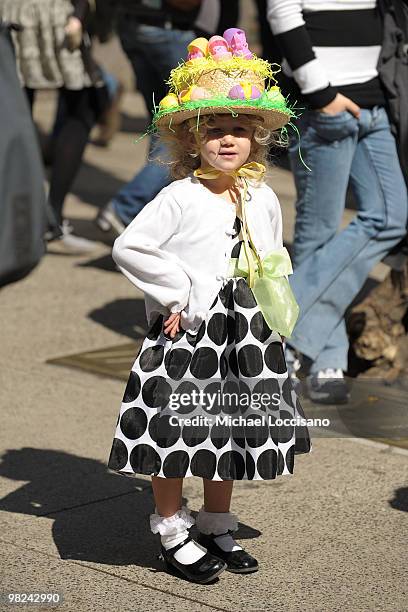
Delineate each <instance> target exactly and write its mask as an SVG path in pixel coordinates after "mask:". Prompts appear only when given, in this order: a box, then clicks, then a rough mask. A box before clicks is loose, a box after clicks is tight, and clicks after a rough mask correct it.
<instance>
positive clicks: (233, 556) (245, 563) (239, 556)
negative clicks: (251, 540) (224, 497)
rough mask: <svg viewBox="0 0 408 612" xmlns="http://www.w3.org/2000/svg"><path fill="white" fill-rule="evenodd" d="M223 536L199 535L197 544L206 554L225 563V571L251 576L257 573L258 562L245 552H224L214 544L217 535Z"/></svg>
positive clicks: (230, 532)
mask: <svg viewBox="0 0 408 612" xmlns="http://www.w3.org/2000/svg"><path fill="white" fill-rule="evenodd" d="M227 533H229V535H231V534H232V531H231V530H228V531H226V532H225V534H227ZM225 534H217V535H214V534H212V533H211V534H209V535H208V534H206V533H201V532H200V533H199V535H198V538H197V542H198V543H199V544H201V545H202V546H204V547H205V548H206V549H207V550H208V552H210V553H212V554H213V555H215V556H216V557H218V558H219V559H221V560H222V561H225V563H226V564H227V571H228V572H234V573H235V574H251V573H252V572H257V571H258V569H259V567H258V561H257V560H256V559H255V558H254V557H252V556H251V555H250V554H249V553H247V552H246V550H244V549H242V548H241V550H235V551H231V552H226V551H225V550H223V549H222V548H221V547H220V546H218V544H217V543H216V542H215V540H214V538H217V537H219V535H225Z"/></svg>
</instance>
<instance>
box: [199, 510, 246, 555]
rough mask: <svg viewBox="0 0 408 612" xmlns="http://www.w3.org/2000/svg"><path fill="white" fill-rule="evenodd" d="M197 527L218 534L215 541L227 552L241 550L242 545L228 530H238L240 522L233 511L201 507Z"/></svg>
mask: <svg viewBox="0 0 408 612" xmlns="http://www.w3.org/2000/svg"><path fill="white" fill-rule="evenodd" d="M196 525H197V529H198V530H199V531H201V533H205V534H207V535H210V534H213V535H214V536H216V537H215V538H214V542H215V543H216V544H218V546H219V547H220V548H221V549H222V550H224V551H225V552H233V551H234V550H241V549H242V546H240V545H239V544H237V542H236V541H235V540H234V538H233V537H232V535H231V534H230V533H228V531H237V529H238V522H237V517H236V516H235V514H232V513H231V512H206V510H204V506H202V507H201V509H200V511H199V513H198V515H197V520H196Z"/></svg>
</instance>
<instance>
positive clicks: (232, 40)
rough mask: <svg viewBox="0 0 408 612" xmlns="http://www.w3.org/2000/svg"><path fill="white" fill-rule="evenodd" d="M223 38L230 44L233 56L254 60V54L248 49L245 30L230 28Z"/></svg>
mask: <svg viewBox="0 0 408 612" xmlns="http://www.w3.org/2000/svg"><path fill="white" fill-rule="evenodd" d="M223 38H225V40H226V41H227V43H228V47H229V49H230V51H231V52H232V55H234V56H236V57H243V58H245V59H252V58H253V56H254V55H253V53H251V51H250V50H249V48H248V43H247V39H246V35H245V32H244V30H241V29H240V28H229V29H228V30H225V32H224V34H223Z"/></svg>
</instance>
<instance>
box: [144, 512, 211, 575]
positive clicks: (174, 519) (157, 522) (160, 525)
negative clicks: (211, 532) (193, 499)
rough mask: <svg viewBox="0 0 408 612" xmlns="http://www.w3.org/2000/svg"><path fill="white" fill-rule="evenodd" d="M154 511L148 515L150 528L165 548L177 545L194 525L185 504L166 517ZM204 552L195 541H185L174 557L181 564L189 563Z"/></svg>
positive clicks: (196, 559) (202, 555)
mask: <svg viewBox="0 0 408 612" xmlns="http://www.w3.org/2000/svg"><path fill="white" fill-rule="evenodd" d="M155 512H156V514H151V515H150V528H151V530H152V532H153V533H159V534H160V540H161V543H162V545H163V547H164V548H165V549H166V550H169V549H170V548H173V547H174V546H177V544H180V542H182V541H183V540H185V539H186V538H187V537H188V535H189V533H188V529H189V528H190V527H191V526H192V525H194V519H193V517H192V516H190V510H188V508H187V507H186V506H183V507H182V508H181V510H178V511H177V512H176V513H175V514H173V515H172V516H167V517H164V516H161V515H160V514H157V508H155ZM206 552H207V551H206V549H205V548H203V547H202V546H200V544H197V542H187V544H185V545H184V546H182V547H181V548H180V549H179V550H178V551H177V552H176V553H175V555H174V558H175V559H176V561H178V562H179V563H183V565H190V564H191V563H194V562H195V561H198V560H199V559H201V557H204V555H205V554H206Z"/></svg>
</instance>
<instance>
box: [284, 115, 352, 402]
mask: <svg viewBox="0 0 408 612" xmlns="http://www.w3.org/2000/svg"><path fill="white" fill-rule="evenodd" d="M297 127H298V129H299V133H300V139H299V138H298V137H297V136H296V135H293V136H292V138H291V143H290V148H289V159H290V164H291V168H292V172H293V175H294V179H295V184H296V191H297V201H296V222H295V234H294V241H293V248H292V257H293V264H294V273H293V275H292V276H291V277H290V283H291V286H292V289H293V291H294V293H295V296H296V299H297V301H298V303H299V306H300V318H299V321H300V319H301V317H302V316H303V314H304V312H305V310H306V309H307V308H308V307H310V303H309V300H310V299H311V296H310V286H309V282H310V281H309V279H308V278H307V277H306V276H305V275H304V274H302V273H301V272H300V271H299V266H300V265H301V264H302V263H303V262H304V261H305V260H307V259H308V258H309V257H310V256H312V255H313V253H315V252H317V251H318V250H319V249H321V248H322V247H323V246H324V245H325V244H327V243H328V242H329V241H330V240H332V238H333V237H334V236H335V235H336V233H337V232H338V230H339V227H340V223H341V219H342V215H343V212H344V206H345V200H346V192H347V185H348V182H349V176H350V171H351V164H352V159H353V155H354V151H355V147H356V143H357V132H358V126H357V123H356V121H355V120H354V119H353V117H352V116H351V115H349V114H348V113H342V114H341V115H338V116H335V117H331V116H330V115H322V114H320V113H319V114H318V113H317V112H314V111H308V112H305V113H304V114H303V116H302V117H301V118H300V120H299V121H298V123H297ZM299 147H300V152H299ZM303 159H304V160H305V161H304V162H303V161H302V160H303ZM306 165H307V167H306ZM309 168H310V170H309ZM311 274H314V275H315V276H316V277H319V276H320V275H321V274H324V271H323V270H320V269H316V270H314V271H312V272H311ZM295 333H296V327H295V330H294V334H295ZM315 334H316V335H318V334H319V328H318V327H317V328H316V330H315ZM340 340H342V341H343V342H345V341H346V339H345V338H342V339H340V336H339V337H338V338H337V341H340ZM293 349H298V347H297V346H296V340H295V339H294V335H292V338H290V339H289V340H288V341H287V344H286V351H285V355H286V361H287V365H288V371H289V375H290V377H291V379H292V382H293V384H294V385H295V386H296V387H297V388H299V384H300V381H299V379H298V378H297V375H296V372H297V371H298V370H299V368H300V366H301V362H302V360H299V359H298V357H299V356H297V355H296V354H295V352H294V350H293ZM327 367H328V368H330V367H333V366H330V365H328V366H327ZM319 370H323V368H319ZM343 391H344V390H343Z"/></svg>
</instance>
